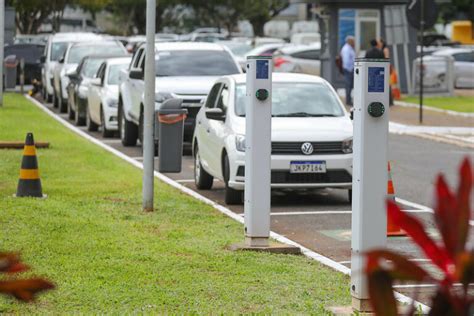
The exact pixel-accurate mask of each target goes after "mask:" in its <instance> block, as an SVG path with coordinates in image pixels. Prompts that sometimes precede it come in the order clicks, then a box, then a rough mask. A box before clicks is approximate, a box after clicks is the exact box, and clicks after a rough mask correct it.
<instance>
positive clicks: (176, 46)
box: [43, 34, 352, 204]
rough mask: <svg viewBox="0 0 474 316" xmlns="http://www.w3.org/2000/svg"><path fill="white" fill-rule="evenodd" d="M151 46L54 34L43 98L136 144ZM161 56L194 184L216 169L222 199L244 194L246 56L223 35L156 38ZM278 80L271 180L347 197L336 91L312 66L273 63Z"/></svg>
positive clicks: (345, 138)
mask: <svg viewBox="0 0 474 316" xmlns="http://www.w3.org/2000/svg"><path fill="white" fill-rule="evenodd" d="M247 53H248V52H247ZM145 54H146V52H145V44H144V43H142V44H139V45H137V47H136V50H135V52H134V53H133V55H132V56H130V55H128V53H127V50H126V49H125V47H124V45H123V44H122V43H121V42H119V41H117V40H113V39H110V38H106V37H100V36H97V35H91V34H75V35H74V37H72V38H71V37H70V35H66V34H56V35H54V36H52V37H51V38H50V39H49V40H48V44H47V49H46V54H45V58H44V59H45V60H44V68H43V76H44V79H43V80H44V81H43V82H44V87H43V93H44V98H45V99H48V100H50V101H52V102H53V104H54V105H55V106H56V107H58V108H59V109H60V110H61V112H67V113H68V114H69V118H70V119H71V120H74V122H75V123H76V124H77V125H83V124H85V125H86V126H87V129H88V130H89V131H96V130H100V131H101V133H102V134H103V136H104V137H113V136H115V135H117V134H118V135H117V136H119V137H120V139H121V142H122V144H123V145H124V146H136V145H137V144H138V143H141V141H142V135H143V112H144V111H143V107H144V89H145V85H144V64H145V58H146V56H145ZM251 54H254V53H252V52H251ZM260 54H262V53H260ZM155 64H156V79H155V80H156V94H155V109H156V110H157V109H159V108H160V107H161V106H162V104H163V103H164V102H166V101H167V100H170V99H176V98H178V99H181V100H182V107H183V108H185V109H186V110H187V113H188V114H187V118H186V120H185V122H184V141H185V145H186V146H188V148H189V149H192V153H193V157H194V162H195V163H194V174H195V183H196V186H197V188H198V189H202V190H206V189H211V187H212V185H213V183H214V181H213V180H214V179H215V178H216V179H220V180H222V181H223V182H224V183H225V201H226V202H227V203H229V204H238V203H242V193H243V189H244V175H245V165H244V160H245V159H244V156H245V152H244V151H245V74H243V69H242V61H240V62H239V59H238V57H237V56H236V55H235V54H234V53H233V52H232V50H231V49H230V48H229V47H228V46H226V45H225V44H224V45H222V44H218V43H196V42H162V41H157V42H156V43H155ZM273 81H274V85H273V91H272V101H273V107H272V112H273V113H272V114H273V119H272V125H273V127H272V129H273V133H272V165H271V168H272V187H273V188H288V189H290V188H291V189H308V188H326V187H332V188H339V189H344V190H347V191H348V192H349V193H348V194H349V198H350V196H351V182H352V180H351V178H352V176H351V175H352V123H351V120H350V116H349V114H348V113H347V111H346V109H345V107H344V105H343V104H342V102H341V101H340V99H339V97H338V96H337V94H336V92H335V91H334V89H333V88H332V87H331V85H330V84H329V83H328V82H326V81H325V80H324V79H322V78H319V77H317V76H314V75H306V74H294V73H276V74H274V77H273ZM156 141H157V142H158V144H159V139H157V140H156ZM315 165H317V166H318V167H317V168H315V167H314V166H315ZM296 166H297V167H296Z"/></svg>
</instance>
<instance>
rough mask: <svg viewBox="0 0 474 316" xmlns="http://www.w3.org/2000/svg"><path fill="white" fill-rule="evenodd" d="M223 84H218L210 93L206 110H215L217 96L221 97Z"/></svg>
mask: <svg viewBox="0 0 474 316" xmlns="http://www.w3.org/2000/svg"><path fill="white" fill-rule="evenodd" d="M221 86H222V83H216V84H215V85H214V86H213V87H212V89H211V92H209V96H208V97H207V100H206V108H213V107H214V105H215V104H216V99H217V96H218V95H219V91H220V90H221Z"/></svg>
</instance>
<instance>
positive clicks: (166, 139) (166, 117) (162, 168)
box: [155, 99, 188, 173]
mask: <svg viewBox="0 0 474 316" xmlns="http://www.w3.org/2000/svg"><path fill="white" fill-rule="evenodd" d="M182 103H183V100H181V99H169V100H166V101H165V102H163V104H162V105H161V106H160V108H159V109H157V110H156V111H155V118H156V119H155V142H157V143H158V144H159V146H158V156H159V163H158V171H159V172H176V173H179V172H181V161H182V156H183V133H184V120H185V119H186V114H187V113H188V111H187V110H186V109H183V108H182V107H181V105H182Z"/></svg>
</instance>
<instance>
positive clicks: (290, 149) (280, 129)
mask: <svg viewBox="0 0 474 316" xmlns="http://www.w3.org/2000/svg"><path fill="white" fill-rule="evenodd" d="M245 90H246V88H245V75H232V76H225V77H222V78H220V79H219V80H217V82H216V83H215V84H214V86H213V87H212V89H211V91H210V93H209V96H208V98H207V100H206V103H205V106H203V107H202V108H201V110H200V111H199V113H198V115H197V118H196V121H197V124H196V130H195V133H194V139H193V154H194V161H195V163H194V175H195V176H194V178H195V179H194V180H195V184H196V187H197V188H198V189H201V190H207V189H211V187H212V184H213V179H214V178H218V179H220V180H222V181H224V183H225V202H226V203H227V204H239V203H242V192H243V190H244V178H245V152H244V150H245ZM272 116H273V118H272V157H271V182H272V183H271V185H272V188H291V189H308V188H328V187H331V188H339V189H346V190H348V192H349V199H350V198H351V194H352V190H351V188H352V122H351V120H350V117H349V114H348V113H347V112H346V110H345V108H344V106H343V104H342V102H341V101H340V99H339V97H338V96H337V94H336V92H335V91H334V89H333V88H332V87H331V86H330V84H329V83H328V82H327V81H325V80H324V79H322V78H320V77H316V76H310V75H303V74H290V73H274V74H273V87H272Z"/></svg>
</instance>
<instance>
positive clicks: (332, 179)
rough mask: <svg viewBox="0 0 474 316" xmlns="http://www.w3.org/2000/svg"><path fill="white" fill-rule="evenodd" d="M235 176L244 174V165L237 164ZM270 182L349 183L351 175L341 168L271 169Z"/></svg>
mask: <svg viewBox="0 0 474 316" xmlns="http://www.w3.org/2000/svg"><path fill="white" fill-rule="evenodd" d="M237 176H239V177H243V176H245V167H243V166H239V168H238V169H237ZM271 177H272V183H274V184H280V183H289V184H292V183H293V184H294V183H303V184H304V183H308V184H311V183H349V182H352V176H351V174H350V173H349V172H347V171H346V170H342V169H340V170H339V169H334V170H328V171H327V172H326V173H290V172H289V171H283V170H282V171H279V170H277V171H272V176H271Z"/></svg>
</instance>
